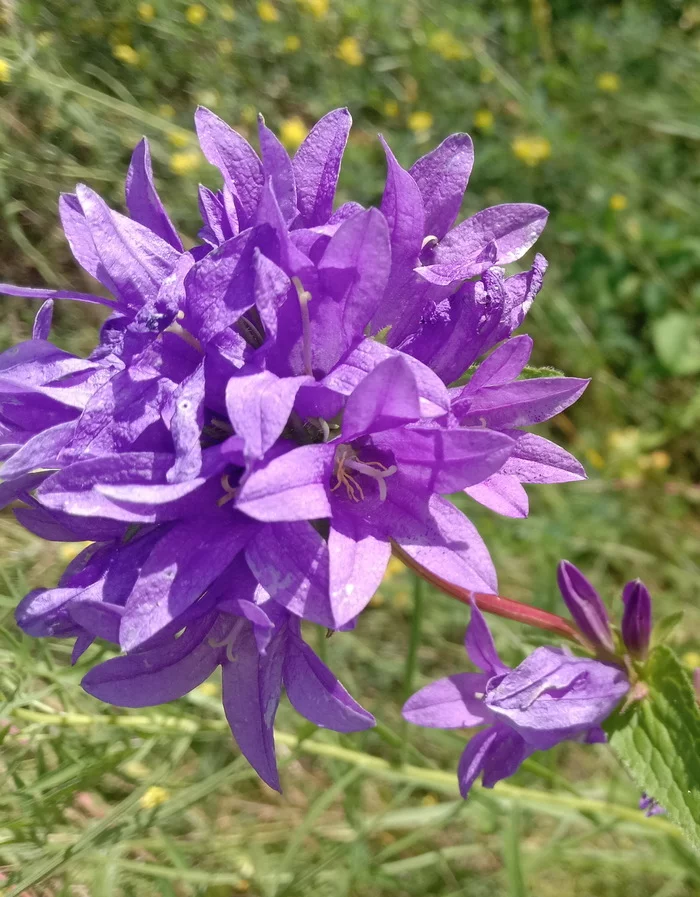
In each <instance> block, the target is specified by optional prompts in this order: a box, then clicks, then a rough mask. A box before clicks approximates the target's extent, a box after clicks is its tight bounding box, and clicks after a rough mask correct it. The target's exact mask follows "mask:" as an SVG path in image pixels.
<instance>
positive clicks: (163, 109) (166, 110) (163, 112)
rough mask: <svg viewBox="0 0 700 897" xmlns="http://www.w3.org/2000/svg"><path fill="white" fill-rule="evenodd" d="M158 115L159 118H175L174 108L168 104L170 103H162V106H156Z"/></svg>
mask: <svg viewBox="0 0 700 897" xmlns="http://www.w3.org/2000/svg"><path fill="white" fill-rule="evenodd" d="M158 115H160V117H161V118H167V119H168V120H171V119H173V118H175V109H174V108H173V107H172V106H171V105H170V103H163V104H162V106H159V107H158Z"/></svg>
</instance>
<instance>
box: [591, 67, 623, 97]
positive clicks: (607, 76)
mask: <svg viewBox="0 0 700 897" xmlns="http://www.w3.org/2000/svg"><path fill="white" fill-rule="evenodd" d="M595 83H596V87H597V88H598V90H602V91H603V92H604V93H617V91H618V90H619V89H620V76H619V75H616V74H615V73H614V72H602V74H600V75H598V77H597V78H596V79H595Z"/></svg>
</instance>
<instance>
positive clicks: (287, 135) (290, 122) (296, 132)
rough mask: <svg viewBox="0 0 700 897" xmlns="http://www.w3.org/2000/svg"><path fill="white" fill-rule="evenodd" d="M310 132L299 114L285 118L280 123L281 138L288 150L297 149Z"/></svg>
mask: <svg viewBox="0 0 700 897" xmlns="http://www.w3.org/2000/svg"><path fill="white" fill-rule="evenodd" d="M308 133H309V129H308V128H307V127H306V125H305V124H304V122H303V121H302V119H301V118H299V116H298V115H294V116H292V117H291V118H285V120H284V121H283V122H282V124H281V125H280V140H281V141H282V144H283V145H284V146H285V147H286V148H287V149H288V150H295V149H296V148H297V147H298V146H299V144H300V143H301V142H302V140H303V139H304V138H305V137H306V135H307V134H308Z"/></svg>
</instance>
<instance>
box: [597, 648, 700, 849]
mask: <svg viewBox="0 0 700 897" xmlns="http://www.w3.org/2000/svg"><path fill="white" fill-rule="evenodd" d="M645 680H646V684H647V685H648V688H649V694H648V695H647V696H646V697H645V698H643V699H642V700H641V701H638V702H636V703H634V704H633V705H631V706H630V707H628V708H627V709H626V710H619V711H617V713H615V714H614V715H613V716H612V717H611V718H610V719H609V720H608V721H607V722H606V723H605V726H604V727H605V730H606V731H607V733H608V737H609V740H610V746H611V748H612V749H613V751H614V752H615V753H616V754H617V756H618V757H619V758H620V760H621V761H622V764H623V766H624V767H625V768H626V769H627V771H628V772H629V774H630V775H631V777H632V778H633V779H634V781H635V783H636V784H637V785H638V786H639V790H640V791H645V792H646V793H647V794H649V795H651V797H653V798H655V800H657V801H658V802H659V803H660V804H661V806H662V807H664V808H665V810H666V812H667V813H668V817H669V819H671V820H672V821H673V822H675V823H676V824H677V825H679V826H680V827H681V828H682V829H683V831H684V832H685V833H686V835H687V836H688V838H689V839H690V841H691V843H692V844H693V846H694V847H695V848H696V849H698V850H700V712H699V711H698V706H697V703H696V700H695V694H694V692H693V689H692V686H691V684H690V680H689V678H688V674H687V672H686V671H685V669H684V668H683V666H682V665H681V663H680V661H679V660H678V658H677V657H676V655H675V654H674V653H673V651H671V650H670V648H668V647H666V646H663V645H662V646H660V647H658V648H656V649H655V650H654V651H653V652H652V654H651V657H650V658H649V663H648V665H647V669H646V676H645ZM640 812H641V811H640Z"/></svg>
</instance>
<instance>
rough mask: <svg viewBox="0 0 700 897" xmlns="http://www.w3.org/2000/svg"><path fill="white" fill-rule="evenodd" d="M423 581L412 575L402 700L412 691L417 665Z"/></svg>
mask: <svg viewBox="0 0 700 897" xmlns="http://www.w3.org/2000/svg"><path fill="white" fill-rule="evenodd" d="M424 591H425V589H424V582H423V580H422V579H421V577H420V576H416V577H414V583H413V615H412V617H411V632H410V635H409V639H408V652H407V654H406V666H405V668H404V676H403V693H404V700H406V699H408V698H410V697H411V694H412V693H413V680H414V679H415V676H416V668H417V666H418V648H419V646H420V643H421V628H422V625H423V597H424Z"/></svg>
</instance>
